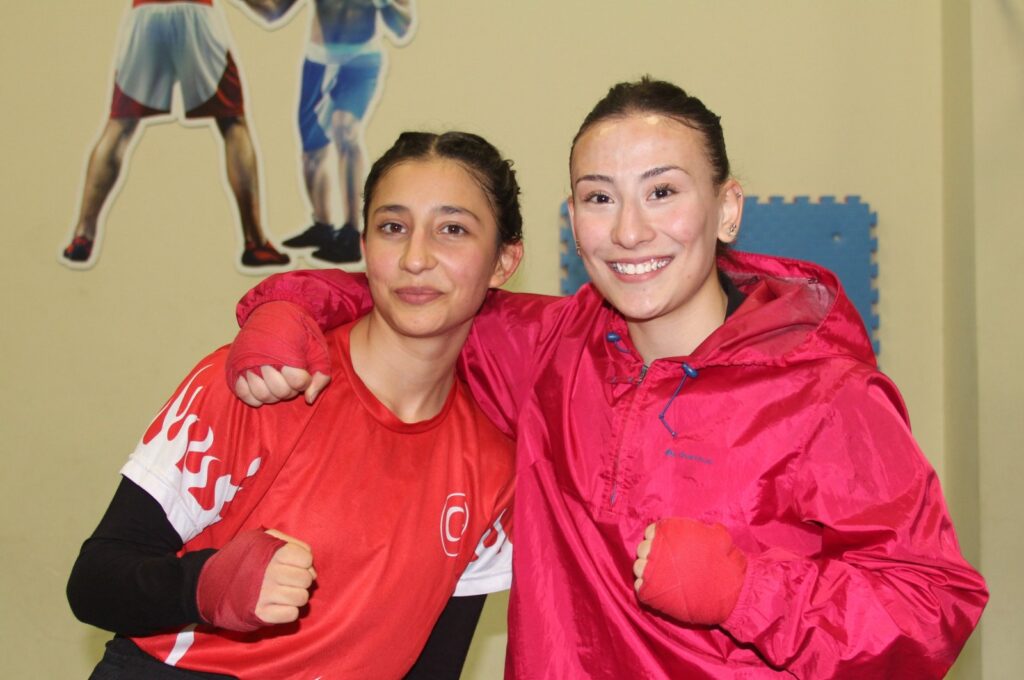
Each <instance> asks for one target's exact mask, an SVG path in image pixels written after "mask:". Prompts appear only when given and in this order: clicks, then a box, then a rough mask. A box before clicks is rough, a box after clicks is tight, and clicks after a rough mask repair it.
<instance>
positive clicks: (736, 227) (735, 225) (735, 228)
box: [729, 224, 740, 234]
mask: <svg viewBox="0 0 1024 680" xmlns="http://www.w3.org/2000/svg"><path fill="white" fill-rule="evenodd" d="M739 227H740V225H738V224H734V225H732V226H731V227H729V234H735V233H736V230H737V229H739Z"/></svg>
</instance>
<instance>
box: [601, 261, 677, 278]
mask: <svg viewBox="0 0 1024 680" xmlns="http://www.w3.org/2000/svg"><path fill="white" fill-rule="evenodd" d="M669 262H671V258H664V259H657V260H648V261H647V262H641V263H639V264H636V263H633V262H625V263H623V262H611V263H609V265H610V266H611V268H612V269H613V270H615V271H616V272H618V273H619V274H626V275H627V276H636V275H638V274H649V273H650V272H653V271H657V270H659V269H662V268H664V267H665V266H666V265H668V263H669Z"/></svg>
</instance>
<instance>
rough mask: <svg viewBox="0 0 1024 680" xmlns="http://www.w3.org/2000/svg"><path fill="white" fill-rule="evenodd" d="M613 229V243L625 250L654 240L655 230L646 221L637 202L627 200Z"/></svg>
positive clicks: (623, 203) (622, 204)
mask: <svg viewBox="0 0 1024 680" xmlns="http://www.w3.org/2000/svg"><path fill="white" fill-rule="evenodd" d="M621 206H622V207H621V208H620V209H619V213H618V215H617V216H616V219H615V224H614V226H613V227H612V234H611V237H612V241H613V242H614V243H615V244H617V245H620V246H622V247H623V248H628V249H633V248H636V247H637V246H639V245H641V244H643V243H646V242H647V241H650V240H651V239H652V238H654V229H652V228H651V226H650V225H649V224H648V223H647V221H646V220H645V219H644V215H643V212H642V211H641V210H640V207H639V206H637V205H636V202H635V201H630V200H626V201H623V202H622V203H621Z"/></svg>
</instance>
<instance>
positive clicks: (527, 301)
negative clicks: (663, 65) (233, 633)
mask: <svg viewBox="0 0 1024 680" xmlns="http://www.w3.org/2000/svg"><path fill="white" fill-rule="evenodd" d="M570 173H571V187H572V197H571V201H570V215H571V218H572V223H573V229H574V232H575V236H576V241H577V245H578V248H579V252H580V255H581V257H582V258H583V261H584V263H585V265H586V268H587V272H588V273H589V275H590V278H591V280H592V282H593V283H592V284H589V285H586V286H584V287H583V288H582V289H581V290H580V291H579V292H578V293H576V294H575V295H573V296H571V297H565V298H552V297H544V296H535V295H521V294H509V293H505V292H501V291H493V292H492V293H491V294H490V296H489V297H488V299H487V301H486V302H485V303H484V305H483V306H482V308H481V310H480V313H479V314H478V316H477V318H476V320H475V322H474V326H473V330H472V332H471V333H470V336H469V339H468V341H467V343H466V345H465V348H464V349H463V352H462V355H461V359H460V361H461V364H460V370H461V373H462V375H463V377H464V378H465V380H466V381H467V382H468V383H469V386H470V388H471V390H472V392H473V394H474V396H475V397H476V399H477V400H478V401H479V403H480V405H481V407H482V408H483V409H484V411H485V413H487V414H488V416H489V417H490V418H492V419H493V421H494V422H495V423H496V424H497V425H498V426H499V427H500V428H501V429H503V430H505V431H506V432H508V433H509V434H511V435H513V436H514V437H515V438H516V440H517V454H516V455H517V490H516V494H517V498H516V504H515V520H514V525H515V535H514V537H513V541H514V543H515V552H514V558H513V564H514V574H515V576H514V585H513V589H512V596H511V601H510V611H509V640H508V652H507V661H506V668H507V676H508V677H513V678H607V679H608V680H620V679H622V678H705V677H707V678H736V677H742V678H767V677H776V676H795V677H800V678H836V677H850V678H925V677H929V678H931V677H941V676H942V675H944V674H945V672H946V671H947V669H948V668H949V666H950V665H951V664H952V663H953V661H954V659H955V658H956V656H957V654H958V653H959V651H960V649H961V647H962V646H963V644H964V642H965V641H966V639H967V637H968V636H969V635H970V633H971V631H972V630H973V628H974V626H975V625H976V624H977V621H978V618H979V617H980V616H981V612H982V609H983V607H984V605H985V602H986V600H987V597H988V594H987V591H986V589H985V584H984V581H983V579H982V578H981V576H980V575H979V574H978V573H977V572H976V571H975V570H974V569H973V568H972V567H971V566H970V565H969V564H968V563H967V562H966V561H965V560H964V558H963V557H962V555H961V554H960V550H959V547H958V544H957V539H956V535H955V532H954V530H953V525H952V523H951V521H950V519H949V515H948V512H947V510H946V506H945V502H944V500H943V497H942V492H941V490H940V487H939V481H938V479H937V477H936V475H935V472H934V470H933V469H932V467H931V466H930V465H929V464H928V462H927V460H926V459H925V457H924V456H923V455H922V453H921V451H920V450H919V449H918V446H917V444H916V442H915V441H914V438H913V436H912V435H911V432H910V426H909V423H908V417H907V412H906V409H905V407H904V405H903V401H902V399H901V397H900V395H899V392H898V390H897V389H896V387H895V386H894V385H893V383H892V382H891V381H890V380H889V379H888V378H887V377H886V376H885V375H883V374H882V373H880V372H879V371H878V370H877V368H876V364H875V359H874V356H873V354H872V351H871V346H870V343H869V341H868V338H867V337H866V334H865V332H864V328H863V325H862V323H861V321H860V318H859V316H858V315H857V312H856V310H855V309H854V307H853V305H852V304H851V303H850V301H849V300H848V299H847V298H846V296H845V295H844V294H843V291H842V288H841V287H840V285H839V282H838V281H837V279H836V277H835V276H834V275H833V274H831V273H830V272H828V271H826V270H824V269H822V268H820V267H817V266H815V265H812V264H809V263H804V262H797V261H792V260H786V259H782V258H776V257H768V256H763V255H751V254H744V253H739V252H732V251H729V250H728V249H726V248H725V246H727V245H728V244H729V243H731V242H732V241H733V240H735V238H736V236H737V234H738V230H739V227H740V222H741V218H742V211H743V196H742V189H741V187H740V185H739V184H738V183H737V182H736V180H735V179H733V178H732V177H731V176H730V172H729V162H728V158H727V155H726V150H725V142H724V137H723V133H722V128H721V126H720V124H719V118H718V116H716V115H715V114H713V113H712V112H711V111H709V110H708V109H707V108H706V107H705V106H704V104H703V103H702V102H701V101H700V100H699V99H697V98H695V97H692V96H690V95H688V94H687V93H685V92H684V91H683V90H681V89H680V88H678V87H676V86H675V85H672V84H670V83H665V82H659V81H653V80H649V79H646V78H645V79H643V80H640V81H638V82H632V83H620V84H618V85H616V86H614V87H613V88H612V89H611V90H610V91H609V93H608V94H607V96H606V97H605V98H604V99H602V100H601V101H600V102H598V104H597V105H596V106H595V107H594V109H593V111H591V113H590V114H589V115H588V116H587V118H586V119H585V120H584V122H583V125H582V126H581V128H580V130H579V132H578V134H577V135H576V138H575V139H574V141H573V148H572V152H571V155H570ZM271 300H273V301H274V302H271V303H269V304H262V303H264V302H268V301H271ZM368 305H369V296H368V294H367V291H366V285H365V282H364V280H363V279H362V278H361V277H359V276H353V275H349V274H345V273H343V272H340V271H318V272H294V273H291V274H284V275H279V276H277V277H273V278H271V279H269V280H268V281H267V282H265V283H264V284H261V286H260V287H258V288H257V289H256V290H254V291H253V292H251V293H250V294H249V295H248V296H247V297H246V298H245V299H244V300H243V303H242V305H241V307H240V310H239V315H240V318H241V319H244V318H245V317H246V316H248V317H249V319H248V323H247V325H246V326H245V328H244V329H243V332H242V334H241V335H240V336H239V339H238V340H236V344H235V347H234V349H233V357H232V360H231V362H230V365H229V367H228V371H229V380H231V381H232V384H234V385H235V386H236V392H237V393H238V394H239V396H241V397H242V398H243V399H245V400H247V401H249V402H250V403H252V404H259V403H261V402H271V401H275V400H277V399H280V398H288V397H291V396H295V395H296V394H297V393H299V392H300V391H302V390H306V392H307V395H306V396H307V399H312V398H315V395H316V393H317V392H318V391H319V390H320V389H321V388H322V387H323V379H322V377H319V376H317V373H326V372H327V370H326V369H327V366H326V365H325V363H324V359H323V353H322V351H320V350H319V349H318V348H319V347H320V343H321V341H320V337H319V333H320V331H319V328H318V326H319V327H332V326H335V325H337V324H339V323H342V322H344V321H346V320H348V319H350V318H352V317H353V316H354V315H356V314H358V313H360V312H361V311H362V310H365V308H366V307H367V306H368ZM310 315H312V316H310ZM282 367H289V368H284V369H283V370H278V369H281V368H282ZM305 369H308V371H306V370H305ZM311 375H313V376H317V377H313V378H311Z"/></svg>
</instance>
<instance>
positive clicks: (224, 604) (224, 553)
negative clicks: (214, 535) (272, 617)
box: [196, 529, 285, 633]
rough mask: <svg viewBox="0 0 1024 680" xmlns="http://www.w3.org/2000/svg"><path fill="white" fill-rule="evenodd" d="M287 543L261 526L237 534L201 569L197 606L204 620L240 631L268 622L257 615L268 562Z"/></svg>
mask: <svg viewBox="0 0 1024 680" xmlns="http://www.w3.org/2000/svg"><path fill="white" fill-rule="evenodd" d="M283 545H285V542H284V541H282V540H281V539H279V538H276V537H274V536H271V535H270V534H268V533H267V532H265V531H262V530H260V529H250V530H249V531H243V532H242V533H240V534H238V535H237V536H235V537H234V538H232V539H231V540H230V541H228V542H227V544H226V545H225V546H224V547H223V548H221V549H220V550H218V551H217V552H216V553H214V555H213V557H211V558H210V559H208V560H207V561H206V564H204V565H203V570H202V571H200V572H199V585H198V588H196V605H197V606H198V608H199V615H200V616H202V617H203V620H204V621H206V622H207V623H210V624H212V625H214V626H217V627H218V628H224V629H226V630H234V631H238V632H241V633H246V632H249V631H253V630H257V629H259V628H263V627H264V626H267V625H269V624H268V623H267V622H265V621H263V620H262V619H260V618H259V617H258V616H256V604H257V603H258V602H259V599H260V589H261V588H262V587H263V575H264V574H265V573H266V571H267V565H268V564H270V560H271V559H273V557H274V553H276V552H277V551H278V550H279V549H280V548H281V546H283Z"/></svg>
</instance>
